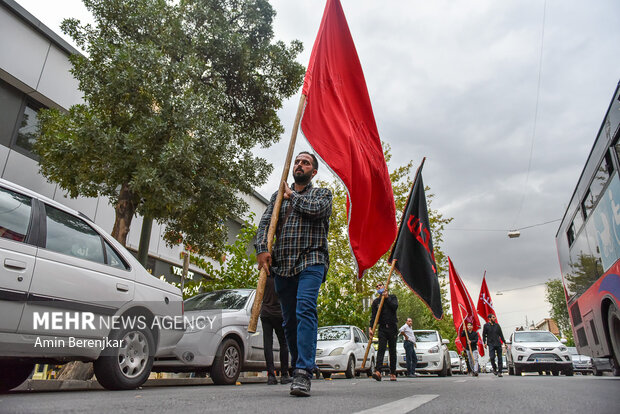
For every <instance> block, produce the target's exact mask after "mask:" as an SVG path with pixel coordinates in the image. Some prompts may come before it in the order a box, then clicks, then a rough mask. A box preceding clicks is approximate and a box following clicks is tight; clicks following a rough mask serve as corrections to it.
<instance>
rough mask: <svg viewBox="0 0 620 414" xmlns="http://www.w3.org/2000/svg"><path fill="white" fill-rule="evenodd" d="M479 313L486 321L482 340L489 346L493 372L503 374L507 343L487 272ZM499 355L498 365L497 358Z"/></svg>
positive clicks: (479, 303) (480, 298) (484, 277)
mask: <svg viewBox="0 0 620 414" xmlns="http://www.w3.org/2000/svg"><path fill="white" fill-rule="evenodd" d="M478 315H480V316H482V318H483V319H484V320H485V321H486V323H485V324H484V327H483V328H482V341H483V343H484V346H488V347H489V357H490V359H491V365H492V366H493V374H495V375H497V376H498V377H501V376H502V368H503V362H504V361H503V360H502V344H503V343H506V340H505V339H504V334H503V333H502V328H501V327H500V326H499V324H498V323H497V316H496V315H495V309H494V308H493V301H492V300H491V293H489V288H488V287H487V281H486V272H485V275H484V276H482V286H480V296H479V297H478ZM496 357H497V365H496V364H495V358H496Z"/></svg>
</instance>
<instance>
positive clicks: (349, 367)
mask: <svg viewBox="0 0 620 414" xmlns="http://www.w3.org/2000/svg"><path fill="white" fill-rule="evenodd" d="M344 376H345V377H347V378H353V377H354V376H355V357H354V356H353V355H351V356H350V357H349V363H348V364H347V370H346V371H345V372H344Z"/></svg>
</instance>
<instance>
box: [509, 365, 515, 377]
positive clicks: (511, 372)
mask: <svg viewBox="0 0 620 414" xmlns="http://www.w3.org/2000/svg"><path fill="white" fill-rule="evenodd" d="M514 374H515V371H514V368H513V367H511V366H510V365H508V375H514Z"/></svg>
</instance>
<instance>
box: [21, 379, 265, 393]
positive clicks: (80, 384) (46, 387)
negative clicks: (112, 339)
mask: <svg viewBox="0 0 620 414" xmlns="http://www.w3.org/2000/svg"><path fill="white" fill-rule="evenodd" d="M263 382H267V378H266V377H248V378H239V379H238V383H237V385H243V384H258V383H263ZM198 385H214V384H213V380H212V379H211V378H160V379H149V380H146V382H145V383H144V384H143V385H142V387H140V388H151V387H178V386H198ZM140 388H138V389H140ZM89 390H105V388H103V387H102V386H101V385H100V384H99V383H98V382H97V380H86V381H82V380H33V379H29V380H26V381H25V382H24V383H23V384H21V385H20V386H19V387H17V388H14V389H13V392H50V391H89Z"/></svg>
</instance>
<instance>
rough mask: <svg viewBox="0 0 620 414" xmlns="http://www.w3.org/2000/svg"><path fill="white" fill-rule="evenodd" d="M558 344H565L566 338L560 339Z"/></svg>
mask: <svg viewBox="0 0 620 414" xmlns="http://www.w3.org/2000/svg"><path fill="white" fill-rule="evenodd" d="M560 342H562V343H563V344H565V343H567V342H568V341H567V340H566V338H562V339H560Z"/></svg>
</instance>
